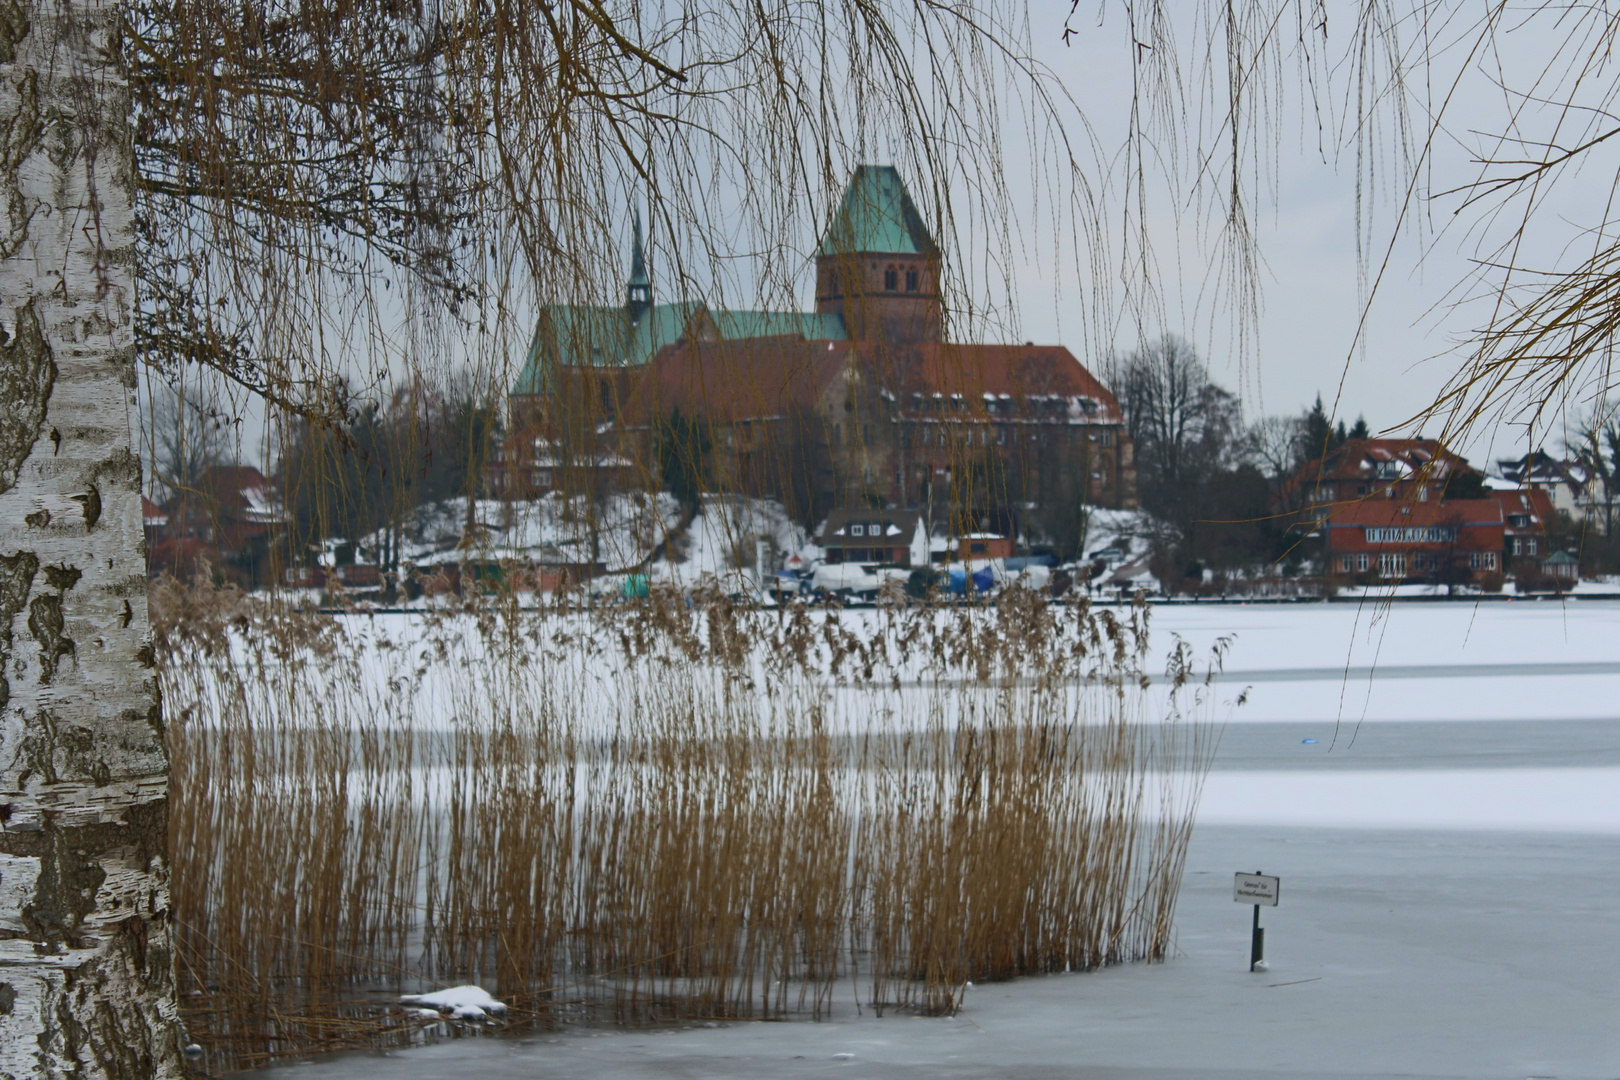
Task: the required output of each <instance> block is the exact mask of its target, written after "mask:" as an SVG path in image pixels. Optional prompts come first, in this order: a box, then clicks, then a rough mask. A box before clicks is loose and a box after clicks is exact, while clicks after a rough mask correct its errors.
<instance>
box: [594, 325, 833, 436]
mask: <svg viewBox="0 0 1620 1080" xmlns="http://www.w3.org/2000/svg"><path fill="white" fill-rule="evenodd" d="M849 349H850V345H849V343H848V342H843V341H805V340H804V339H803V338H800V337H796V336H795V337H777V338H750V339H747V340H743V341H713V342H707V341H705V342H680V343H677V344H675V345H670V346H667V347H665V348H664V349H661V350H660V351H659V352H658V355H657V356H655V357H654V358H653V362H652V364H651V365H650V369H649V371H648V372H647V374H646V375H645V376H644V377H643V378H642V379H641V380H640V381H639V382H638V383H637V385H636V387H635V388H634V390H632V391H631V394H630V399H629V400H628V401H627V402H626V403H625V407H624V410H623V416H624V418H625V422H626V423H628V424H632V425H634V424H645V423H649V422H650V421H651V420H652V419H653V418H654V417H656V416H662V415H667V414H668V413H670V412H672V411H673V410H675V409H680V410H681V412H683V413H685V414H686V415H688V416H694V415H703V416H707V417H709V418H710V419H711V420H712V421H714V422H715V423H722V424H724V423H731V422H734V421H737V420H747V419H763V418H767V417H779V416H784V415H786V414H787V413H789V412H791V411H794V410H796V409H809V408H813V407H814V406H815V404H816V403H817V402H818V401H820V400H821V397H822V395H823V394H825V393H826V391H827V389H828V387H829V386H830V385H831V383H832V381H833V379H834V378H835V377H836V376H837V375H838V373H839V372H840V371H841V370H842V369H843V366H844V362H845V357H846V356H847V355H848V353H849Z"/></svg>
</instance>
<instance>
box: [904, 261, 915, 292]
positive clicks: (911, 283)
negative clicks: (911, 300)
mask: <svg viewBox="0 0 1620 1080" xmlns="http://www.w3.org/2000/svg"><path fill="white" fill-rule="evenodd" d="M916 291H917V268H916V267H915V266H908V267H906V292H916Z"/></svg>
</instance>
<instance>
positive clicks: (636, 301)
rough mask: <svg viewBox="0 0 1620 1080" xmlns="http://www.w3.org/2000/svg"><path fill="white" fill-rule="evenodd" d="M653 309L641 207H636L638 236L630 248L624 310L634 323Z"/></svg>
mask: <svg viewBox="0 0 1620 1080" xmlns="http://www.w3.org/2000/svg"><path fill="white" fill-rule="evenodd" d="M650 307H652V282H651V281H650V280H648V278H647V257H646V255H645V254H644V253H643V251H642V247H641V207H639V206H638V207H636V234H635V240H634V241H633V242H632V245H631V248H630V281H629V282H628V283H627V284H626V285H625V291H624V308H625V311H626V312H628V313H629V315H630V321H631V322H632V323H635V322H640V321H641V316H642V315H643V314H645V313H646V311H647V309H648V308H650Z"/></svg>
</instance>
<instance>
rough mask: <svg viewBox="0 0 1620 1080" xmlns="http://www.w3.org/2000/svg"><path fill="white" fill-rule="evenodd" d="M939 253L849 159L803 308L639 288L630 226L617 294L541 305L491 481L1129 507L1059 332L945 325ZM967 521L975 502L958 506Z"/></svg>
mask: <svg viewBox="0 0 1620 1080" xmlns="http://www.w3.org/2000/svg"><path fill="white" fill-rule="evenodd" d="M939 282H940V253H939V248H938V246H937V245H936V244H935V242H934V240H933V237H932V236H931V235H930V234H929V231H928V229H927V227H926V225H925V224H924V222H923V219H922V216H921V214H919V213H918V211H917V208H916V206H915V204H914V203H913V202H912V199H911V196H910V195H909V193H908V192H907V191H906V188H905V185H904V183H903V182H902V181H901V179H900V176H899V174H898V173H897V172H896V171H895V170H894V169H893V168H892V167H889V166H873V165H863V166H860V167H859V168H857V169H856V170H855V174H854V176H853V177H852V178H851V180H850V182H849V185H848V187H847V189H846V190H845V192H844V196H843V200H842V202H841V204H840V207H839V210H838V213H837V215H836V216H835V217H834V218H833V221H832V223H831V225H830V226H829V228H828V229H827V231H826V234H825V235H824V236H823V238H822V240H821V244H820V245H819V247H818V249H817V252H816V306H815V310H814V311H812V312H782V311H735V310H717V309H711V308H709V307H707V306H706V305H704V304H701V303H693V302H674V303H656V302H654V296H653V285H652V281H651V280H650V278H649V276H648V274H647V269H646V265H645V258H644V256H643V251H642V242H641V230H640V223H639V221H638V222H637V226H636V235H635V242H634V249H633V252H632V257H631V272H630V278H629V281H628V282H627V284H626V289H625V299H624V302H623V304H620V305H611V306H579V305H570V306H557V307H549V308H546V309H544V310H542V312H541V313H540V317H539V320H538V325H537V327H536V331H535V335H534V338H533V341H532V344H531V346H530V349H529V354H528V358H527V362H526V364H525V365H524V368H523V371H522V372H521V374H520V375H519V377H518V380H517V383H516V385H515V386H514V387H513V389H512V393H511V420H512V423H511V435H510V437H509V438H508V439H507V441H506V443H505V444H504V445H503V447H502V448H501V449H500V451H499V452H498V454H497V462H496V464H495V467H494V468H493V469H492V470H491V482H492V484H493V485H494V488H495V493H496V494H498V495H502V496H506V497H512V498H522V497H529V496H534V495H539V494H544V493H546V492H548V491H553V490H561V491H564V492H570V493H589V492H591V491H600V490H602V489H603V488H604V487H613V486H616V487H619V488H623V487H627V486H631V485H638V486H660V485H661V484H662V483H663V481H664V478H663V477H661V476H660V472H661V470H662V471H669V470H670V469H671V468H672V465H671V462H672V461H675V460H677V457H676V456H677V455H678V456H679V459H680V460H682V461H685V462H687V463H688V465H689V469H688V471H689V473H690V472H691V471H694V470H695V471H697V472H698V473H700V474H701V476H702V478H703V479H702V483H703V485H704V487H705V489H706V490H709V491H717V492H723V491H737V492H745V493H748V494H754V495H772V496H776V497H778V498H781V499H783V500H784V501H785V502H787V503H788V504H789V506H790V510H793V511H794V512H795V513H796V514H797V516H799V517H801V518H803V519H805V520H811V519H813V518H815V517H816V516H818V515H823V514H825V513H826V512H827V511H829V510H830V509H832V508H834V507H838V506H868V507H883V506H888V507H898V508H915V509H922V510H925V511H927V512H928V513H929V514H930V515H931V516H932V517H933V519H934V520H935V521H936V522H938V523H941V524H944V525H946V526H947V527H958V526H960V525H963V524H970V523H971V522H970V521H969V518H973V519H984V518H987V517H994V518H996V519H997V521H998V522H1010V525H1009V526H1008V527H1017V522H1018V521H1019V520H1020V519H1021V518H1022V517H1023V515H1024V513H1025V512H1026V511H1037V512H1038V510H1039V508H1040V507H1041V506H1042V505H1043V504H1052V503H1055V502H1064V501H1068V502H1073V501H1077V500H1083V501H1084V502H1086V503H1088V504H1091V505H1095V506H1105V507H1126V508H1128V507H1132V506H1134V505H1135V503H1136V474H1135V468H1134V466H1133V463H1132V454H1131V445H1130V442H1129V439H1128V438H1127V436H1126V435H1125V431H1124V424H1123V417H1122V415H1121V413H1120V408H1119V403H1118V401H1117V400H1116V399H1115V397H1114V395H1113V394H1112V393H1111V392H1110V391H1109V390H1108V388H1107V387H1106V386H1104V385H1103V384H1102V382H1101V381H1100V380H1098V379H1097V378H1096V377H1095V376H1094V375H1092V373H1091V372H1090V371H1088V370H1087V369H1086V368H1085V367H1084V365H1082V364H1081V363H1080V361H1079V360H1077V359H1076V358H1075V357H1074V355H1073V354H1072V353H1070V352H1069V350H1068V349H1066V348H1064V347H1063V346H1061V345H1042V346H1036V345H1032V344H1025V345H988V344H959V343H955V342H950V341H946V340H945V339H944V332H943V331H944V325H945V320H944V313H943V310H942V307H941V301H940V289H939ZM979 523H980V524H982V523H983V522H982V520H981V521H980V522H979Z"/></svg>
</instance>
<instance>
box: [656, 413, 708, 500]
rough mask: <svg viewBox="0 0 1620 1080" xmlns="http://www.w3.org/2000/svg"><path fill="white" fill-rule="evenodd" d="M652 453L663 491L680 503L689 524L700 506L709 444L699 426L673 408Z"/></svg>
mask: <svg viewBox="0 0 1620 1080" xmlns="http://www.w3.org/2000/svg"><path fill="white" fill-rule="evenodd" d="M656 449H657V457H658V472H659V475H660V476H661V477H663V481H664V490H665V491H668V492H669V493H670V494H671V495H674V496H675V497H676V498H677V499H679V500H680V503H681V510H682V512H683V515H684V516H685V518H686V519H687V520H688V521H690V520H691V519H692V518H694V517H696V516H697V512H698V510H700V509H701V508H702V506H703V492H704V489H705V488H707V487H708V479H709V459H710V457H711V455H712V451H713V449H714V444H713V441H712V440H711V439H710V437H709V433H708V431H707V429H706V428H704V426H703V425H702V424H701V423H699V422H698V421H697V420H695V419H693V418H691V417H688V416H683V415H681V410H680V409H679V408H677V409H676V410H675V411H674V412H672V413H671V414H670V416H669V419H668V420H666V421H664V423H663V424H662V425H660V427H659V429H658V440H657V447H656Z"/></svg>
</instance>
